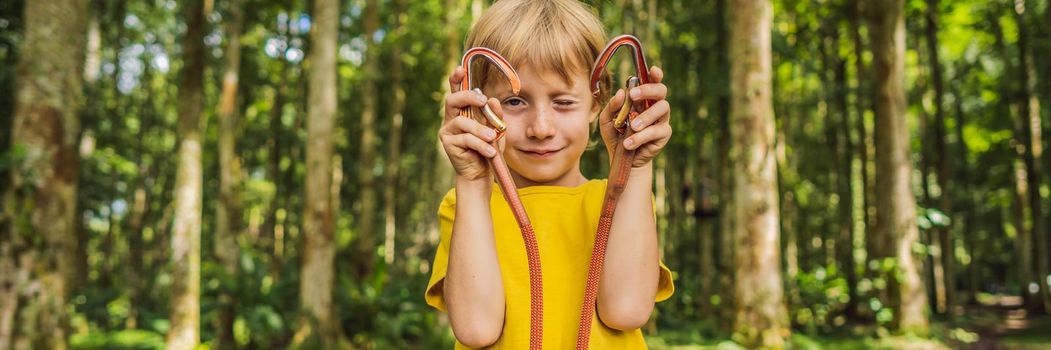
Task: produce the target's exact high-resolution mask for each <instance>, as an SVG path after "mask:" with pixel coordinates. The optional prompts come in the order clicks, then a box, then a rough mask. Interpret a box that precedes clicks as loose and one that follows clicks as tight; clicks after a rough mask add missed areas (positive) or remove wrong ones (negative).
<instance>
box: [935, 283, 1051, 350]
mask: <svg viewBox="0 0 1051 350" xmlns="http://www.w3.org/2000/svg"><path fill="white" fill-rule="evenodd" d="M966 310H967V312H966V314H965V315H964V316H963V317H962V321H961V324H960V327H962V328H964V329H967V330H969V331H971V332H975V333H977V334H978V336H979V338H978V341H977V342H975V343H971V344H962V343H961V344H955V345H957V347H959V348H961V349H974V350H1001V349H1002V350H1030V349H1051V316H1039V317H1029V315H1028V314H1027V313H1026V310H1025V309H1024V308H1023V307H1022V298H1021V297H1018V296H999V297H995V298H993V300H992V302H991V303H986V304H981V305H976V306H969V307H967V309H966ZM1041 340H1043V341H1041Z"/></svg>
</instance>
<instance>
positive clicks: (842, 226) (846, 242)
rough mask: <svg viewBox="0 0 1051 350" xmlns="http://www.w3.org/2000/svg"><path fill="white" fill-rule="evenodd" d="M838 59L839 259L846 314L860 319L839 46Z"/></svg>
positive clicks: (850, 159) (850, 152) (851, 144)
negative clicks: (842, 276)
mask: <svg viewBox="0 0 1051 350" xmlns="http://www.w3.org/2000/svg"><path fill="white" fill-rule="evenodd" d="M832 52H833V54H834V55H835V59H836V66H835V70H834V74H833V75H834V77H835V79H834V80H835V82H836V83H835V86H836V90H835V91H836V92H835V94H834V97H833V99H832V100H833V102H835V103H834V105H835V106H836V111H837V113H838V114H839V119H838V120H837V121H836V127H837V128H838V130H836V133H837V134H838V135H839V136H838V137H839V138H840V140H842V143H843V147H840V148H838V149H837V157H836V162H837V164H836V165H837V166H836V173H837V176H836V179H837V183H836V192H837V193H838V194H839V203H838V204H839V205H838V209H837V212H838V216H839V217H838V221H839V235H838V236H837V238H836V255H837V258H836V260H837V261H839V264H838V266H841V270H842V273H843V274H844V276H846V279H847V293H848V294H849V295H850V297H849V299H848V300H847V305H846V310H844V313H845V314H846V316H847V318H848V319H851V320H853V319H856V318H857V306H858V299H859V295H858V290H857V289H858V288H857V287H858V276H857V270H856V268H855V266H854V236H855V234H854V189H853V188H852V186H851V177H852V176H851V175H852V174H853V168H854V166H853V165H854V154H855V153H856V152H855V151H854V147H855V143H854V141H853V140H851V137H850V106H849V104H848V102H847V90H848V86H847V60H846V59H845V58H843V57H840V56H839V54H838V52H839V50H838V45H836V46H835V49H834V50H832Z"/></svg>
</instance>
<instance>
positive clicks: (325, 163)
mask: <svg viewBox="0 0 1051 350" xmlns="http://www.w3.org/2000/svg"><path fill="white" fill-rule="evenodd" d="M313 16H314V21H315V22H314V26H313V28H312V30H311V32H310V44H311V47H310V53H309V56H308V60H309V62H310V88H309V90H308V91H309V95H308V103H309V106H310V107H309V111H308V113H309V114H308V116H307V117H308V118H309V119H308V120H307V144H306V147H307V149H306V179H305V181H306V183H305V191H304V196H303V199H304V200H303V219H302V222H303V230H302V234H303V246H302V250H301V254H302V258H301V261H302V272H301V273H300V276H310V278H302V279H300V282H299V305H300V309H301V315H302V316H301V319H300V321H299V326H298V329H297V330H296V335H295V337H294V339H293V347H294V348H304V349H309V348H334V347H336V346H337V345H339V344H341V343H342V342H343V331H342V329H341V328H340V323H339V317H338V316H337V313H336V312H335V310H336V308H335V305H333V302H332V294H333V293H332V292H333V287H335V271H334V265H333V264H334V260H335V255H336V249H335V241H334V240H333V233H334V231H335V215H336V213H335V212H334V211H333V198H332V174H333V173H332V156H333V134H334V129H335V128H336V124H335V120H336V112H337V94H336V87H337V84H336V45H337V39H338V37H339V1H338V0H315V1H314V11H313Z"/></svg>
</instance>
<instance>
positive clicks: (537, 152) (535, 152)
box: [521, 148, 562, 158]
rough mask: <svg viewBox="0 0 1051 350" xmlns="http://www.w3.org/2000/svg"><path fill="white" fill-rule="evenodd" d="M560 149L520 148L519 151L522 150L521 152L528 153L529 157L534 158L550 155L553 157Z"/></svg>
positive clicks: (548, 156)
mask: <svg viewBox="0 0 1051 350" xmlns="http://www.w3.org/2000/svg"><path fill="white" fill-rule="evenodd" d="M561 150H562V149H561V148H558V149H524V150H521V151H522V153H525V154H526V155H528V156H530V157H534V158H551V157H553V156H554V155H555V154H556V153H558V152H559V151H561Z"/></svg>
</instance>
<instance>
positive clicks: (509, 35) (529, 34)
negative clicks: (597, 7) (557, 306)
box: [466, 0, 610, 106]
mask: <svg viewBox="0 0 1051 350" xmlns="http://www.w3.org/2000/svg"><path fill="white" fill-rule="evenodd" d="M605 45H606V32H605V30H604V29H603V26H602V22H601V21H600V20H599V19H598V16H596V15H595V13H594V11H593V10H592V9H590V8H589V7H588V6H587V5H584V4H582V3H580V2H579V1H576V0H501V1H497V2H496V3H495V4H493V6H492V7H490V8H489V9H488V10H486V11H485V13H484V14H482V16H481V17H479V18H478V22H477V23H475V25H474V27H473V28H471V31H470V32H469V33H468V34H467V42H466V47H467V48H471V47H476V46H482V47H487V48H490V49H493V50H496V52H499V53H500V54H501V55H503V56H504V58H507V60H508V61H510V62H511V65H512V66H514V67H521V66H523V65H526V64H529V65H531V66H532V67H533V68H536V69H540V70H547V69H550V70H551V71H553V72H555V73H557V74H558V75H559V76H560V77H561V78H562V80H563V81H564V82H566V83H567V84H570V83H572V80H573V78H572V77H573V76H574V75H576V76H577V77H585V79H589V78H590V77H589V75H590V73H591V65H592V63H593V62H594V61H595V58H597V57H598V55H599V52H600V51H602V49H603V48H604V47H605ZM472 71H473V72H476V73H475V75H476V76H474V77H472V78H473V79H474V83H475V85H474V86H483V85H484V83H485V82H487V81H491V80H492V79H498V80H502V78H497V77H496V74H497V73H498V70H496V69H494V68H493V66H492V65H490V64H488V63H486V62H484V60H477V61H476V62H475V63H474V66H473V67H472ZM609 86H610V82H609V79H608V78H607V79H604V81H603V83H602V87H603V88H602V91H601V93H600V95H599V96H597V98H598V99H597V100H596V101H595V102H596V104H595V106H598V105H600V104H601V103H604V101H606V100H607V99H608V95H609Z"/></svg>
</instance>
